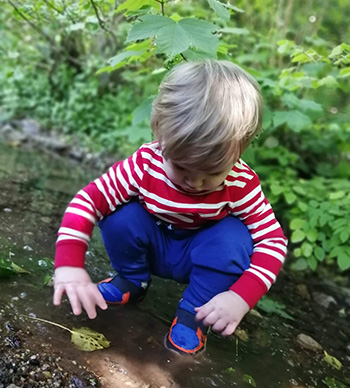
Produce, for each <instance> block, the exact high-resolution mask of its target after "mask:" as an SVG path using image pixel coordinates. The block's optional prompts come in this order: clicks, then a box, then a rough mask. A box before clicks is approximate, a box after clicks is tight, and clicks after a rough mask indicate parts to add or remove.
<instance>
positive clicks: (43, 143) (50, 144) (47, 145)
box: [31, 135, 69, 152]
mask: <svg viewBox="0 0 350 388" xmlns="http://www.w3.org/2000/svg"><path fill="white" fill-rule="evenodd" d="M31 140H32V141H33V143H35V144H37V145H38V146H39V147H41V148H43V149H45V150H50V151H54V152H64V151H67V150H68V149H69V145H68V144H66V143H65V142H63V141H62V140H59V139H55V138H51V137H47V136H41V135H35V136H32V138H31Z"/></svg>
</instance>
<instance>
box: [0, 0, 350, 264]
mask: <svg viewBox="0 0 350 388" xmlns="http://www.w3.org/2000/svg"><path fill="white" fill-rule="evenodd" d="M347 10H348V4H347V1H346V0H340V1H335V0H331V1H329V2H322V1H321V0H316V1H314V2H312V3H305V4H304V5H303V12H300V9H299V7H298V5H297V3H296V2H295V1H293V0H289V1H287V2H274V1H272V0H267V1H264V2H262V1H260V0H254V1H251V2H245V1H243V0H237V1H236V2H235V3H234V5H231V4H229V3H227V2H223V1H220V0H202V1H198V2H197V1H196V2H195V1H190V0H185V1H181V2H173V1H166V0H161V1H156V0H126V1H117V2H114V1H111V0H79V1H73V0H65V1H63V0H58V1H55V2H53V1H44V0H38V1H33V0H31V1H30V0H26V1H22V2H19V1H18V2H15V1H14V0H11V1H9V2H7V3H4V5H3V7H2V13H1V14H0V30H1V33H2V37H3V38H2V40H1V42H0V61H1V63H2V66H1V69H0V82H1V84H2V89H1V91H0V104H1V105H0V121H6V120H9V119H12V118H17V117H23V116H29V117H33V118H37V119H39V120H40V121H41V122H42V123H43V124H44V125H45V126H47V127H48V128H52V127H53V128H55V129H56V130H58V131H61V132H62V133H64V134H65V135H69V136H73V135H74V136H76V137H78V139H79V140H80V141H84V142H85V144H87V145H88V146H90V147H92V148H94V149H101V148H103V149H108V150H118V151H119V152H120V153H123V152H124V153H125V152H126V151H127V150H130V148H134V147H136V146H137V145H138V144H139V143H140V142H143V141H150V140H152V136H151V131H150V129H149V116H150V111H151V103H152V101H153V98H154V96H155V95H156V93H157V89H158V85H159V82H160V81H161V79H162V77H163V76H164V75H165V74H166V72H167V71H168V70H169V69H170V68H172V67H173V66H174V65H176V64H177V63H179V62H181V61H184V60H196V59H203V58H219V59H226V60H230V61H234V62H235V63H237V64H239V65H241V66H242V67H243V68H245V69H246V70H247V71H248V72H250V73H251V74H252V75H253V76H254V77H255V78H256V79H257V80H258V82H259V83H260V85H261V89H262V93H263V97H264V102H265V116H264V121H263V129H264V131H263V132H262V133H261V134H260V136H259V137H258V138H257V139H255V140H254V142H253V144H252V146H251V147H250V148H249V149H248V150H247V151H246V153H245V154H244V159H245V160H246V161H247V162H248V163H250V164H251V165H252V167H253V168H254V169H255V170H256V171H257V172H258V173H259V175H260V177H261V181H262V184H263V188H264V190H265V192H266V194H267V197H268V198H269V200H270V202H271V203H272V205H273V208H274V210H275V212H276V214H277V216H278V218H279V220H280V221H281V223H282V225H283V227H284V230H285V231H286V234H287V235H288V237H289V238H290V256H291V260H290V263H291V266H292V267H293V268H294V269H296V270H305V269H311V270H315V269H317V268H318V267H319V266H326V267H328V268H332V269H334V270H340V271H345V270H348V269H349V268H350V256H349V255H350V238H349V232H348V230H347V229H348V228H347V224H346V222H345V220H346V219H347V218H348V214H349V210H350V209H349V192H350V190H349V189H350V188H349V178H350V169H349V159H350V120H349V117H350V111H349V106H350V104H349V102H350V101H349V96H350V93H349V92H350V82H349V80H350V45H349V42H350V33H349V29H348V22H347V19H346V18H344V17H343V15H344V14H345V13H346V12H347ZM23 42H24V44H23ZM130 143H132V144H133V145H132V146H130Z"/></svg>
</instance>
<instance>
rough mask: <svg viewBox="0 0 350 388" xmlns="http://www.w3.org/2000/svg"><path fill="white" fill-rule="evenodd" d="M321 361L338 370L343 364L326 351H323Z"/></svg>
mask: <svg viewBox="0 0 350 388" xmlns="http://www.w3.org/2000/svg"><path fill="white" fill-rule="evenodd" d="M323 361H324V362H326V363H327V364H329V365H331V366H332V367H333V368H335V369H337V370H340V369H341V368H342V367H343V364H342V363H341V362H340V361H339V360H338V359H337V358H335V357H333V356H331V355H330V354H328V353H327V352H326V351H324V357H323Z"/></svg>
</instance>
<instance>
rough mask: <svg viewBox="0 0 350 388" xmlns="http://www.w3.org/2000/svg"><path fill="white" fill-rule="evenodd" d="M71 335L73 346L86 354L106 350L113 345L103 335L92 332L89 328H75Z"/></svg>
mask: <svg viewBox="0 0 350 388" xmlns="http://www.w3.org/2000/svg"><path fill="white" fill-rule="evenodd" d="M71 334H72V335H71V341H72V342H73V344H74V345H75V346H77V347H78V348H79V349H80V350H83V351H84V352H93V351H94V350H100V349H105V348H108V347H109V346H110V344H111V343H110V342H109V341H108V340H107V338H106V337H105V336H104V335H103V334H101V333H98V332H97V331H94V330H91V329H89V328H88V327H81V328H74V327H73V329H72V331H71Z"/></svg>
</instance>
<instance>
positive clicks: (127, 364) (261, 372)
mask: <svg viewBox="0 0 350 388" xmlns="http://www.w3.org/2000/svg"><path fill="white" fill-rule="evenodd" d="M98 175H99V172H92V171H86V170H85V169H83V168H82V167H81V166H78V165H72V164H71V163H69V162H66V161H64V160H61V159H59V158H58V157H54V156H52V155H48V154H42V153H38V152H33V151H23V150H16V149H13V148H6V147H5V146H3V145H1V144H0V185H1V188H2V190H1V194H0V221H1V222H0V254H1V255H2V257H8V256H9V255H10V256H11V259H12V260H13V261H14V262H15V263H16V264H18V265H20V266H22V267H24V268H25V269H26V270H27V271H29V272H30V273H28V274H22V275H14V276H12V277H10V278H3V279H1V282H0V303H1V305H4V304H6V306H7V308H8V310H10V311H12V313H13V314H14V315H16V314H18V313H20V314H27V315H28V314H33V315H34V316H38V317H41V318H44V319H48V320H52V321H54V322H59V323H61V324H63V325H66V326H68V327H73V326H84V325H85V326H89V327H91V328H92V329H93V330H96V331H99V332H101V333H103V334H104V335H105V336H106V337H107V338H108V339H109V340H110V341H111V342H112V346H111V348H109V349H107V350H104V351H101V352H95V353H91V354H88V355H87V354H83V355H81V353H79V352H77V351H76V350H75V349H74V347H73V345H72V344H71V343H70V341H69V336H67V335H66V333H61V331H60V330H59V329H57V328H52V327H47V325H45V324H43V323H35V324H34V325H35V327H36V328H37V332H36V333H35V334H37V335H38V341H43V339H45V341H49V342H51V343H52V344H54V346H55V347H57V349H60V350H61V351H62V352H64V354H65V355H66V356H67V357H69V355H70V353H72V354H73V355H74V357H75V358H78V357H81V360H82V362H85V361H86V362H88V363H89V365H90V366H91V370H92V371H93V372H94V373H96V374H97V375H98V376H102V381H104V383H105V386H109V385H108V384H109V383H110V382H111V381H116V380H115V379H117V377H116V376H119V377H118V379H119V380H118V381H123V382H124V383H125V384H126V385H130V386H132V382H133V381H134V382H135V381H136V383H135V384H138V385H134V386H135V387H136V386H138V387H139V386H141V385H142V382H145V384H146V383H147V384H154V386H157V387H158V386H162V385H163V386H166V387H168V386H169V387H170V386H172V387H231V386H232V387H248V386H255V385H256V386H257V387H259V388H262V387H266V388H272V387H286V388H287V387H311V386H315V387H316V386H325V385H324V383H323V381H324V379H325V377H327V376H331V377H332V378H333V377H336V378H338V379H339V380H342V381H345V380H344V376H346V370H345V367H344V369H343V370H342V371H341V372H337V371H335V370H333V369H332V368H330V367H328V366H327V365H325V364H324V363H323V362H322V354H317V353H315V354H313V353H307V352H306V351H303V350H301V349H300V348H298V347H296V345H295V341H294V339H295V337H296V336H297V335H298V334H299V333H300V332H302V329H301V328H303V329H304V330H305V328H307V327H309V326H310V325H311V326H313V327H315V335H316V334H317V330H318V329H317V325H320V328H319V329H320V330H325V325H324V324H323V323H322V321H321V320H319V321H317V320H316V319H319V317H318V316H317V315H315V314H314V315H313V314H312V312H311V313H310V311H311V310H310V309H309V311H307V310H305V311H302V310H301V309H302V303H295V301H293V302H292V301H291V306H292V308H295V311H294V312H293V311H291V314H292V315H293V314H294V316H295V317H296V318H297V319H296V321H295V322H292V323H291V322H290V321H286V320H283V319H282V318H279V317H277V316H271V317H266V316H265V317H259V316H255V315H252V314H250V315H248V316H247V317H246V318H245V320H244V322H243V323H242V324H241V332H240V335H238V336H232V337H230V338H219V337H217V336H214V335H210V336H209V340H208V347H207V352H206V354H205V355H203V356H200V358H195V359H191V358H187V357H178V356H176V355H173V354H171V353H169V351H167V350H166V349H164V347H163V337H164V335H165V334H166V332H167V330H168V326H169V325H170V322H171V320H172V317H173V314H174V311H175V308H176V305H177V302H178V300H179V298H180V297H181V293H182V290H183V286H180V285H178V284H176V283H174V282H172V281H166V280H162V279H157V278H156V279H154V281H153V283H152V285H151V287H150V289H149V293H148V295H147V297H146V298H145V300H144V301H143V302H141V303H140V304H139V305H137V306H124V307H121V306H119V307H115V308H113V307H110V308H109V309H108V310H107V311H103V312H102V311H101V312H99V316H98V318H97V319H95V320H93V321H89V320H88V319H87V318H86V317H85V316H83V315H82V316H81V317H75V316H73V315H72V314H71V312H70V309H69V306H68V304H67V303H65V304H63V305H62V306H60V307H59V308H54V307H53V306H52V304H51V298H52V288H51V287H50V286H47V285H46V284H47V283H48V282H49V278H50V276H49V275H50V274H51V273H52V257H53V254H54V244H55V240H56V231H57V229H58V227H59V224H60V221H61V218H62V215H63V212H64V210H65V208H66V206H67V204H68V202H69V201H70V199H71V198H72V196H73V195H74V194H75V192H76V191H77V190H79V189H80V188H81V187H82V186H84V185H85V184H86V183H88V182H89V181H91V180H92V179H94V177H96V176H98ZM87 256H88V258H87V267H88V270H89V272H90V273H91V276H92V278H93V279H94V280H95V281H98V280H99V279H102V278H105V277H106V276H108V275H109V271H110V266H109V264H108V260H107V259H106V255H105V253H104V249H103V246H102V243H101V241H100V238H99V233H98V230H95V232H94V238H93V243H92V244H91V246H90V250H89V252H88V254H87ZM286 281H287V280H286ZM275 287H276V290H278V292H279V293H280V294H281V295H282V294H283V292H284V294H285V295H286V294H287V292H288V287H291V285H288V283H285V284H283V286H280V285H278V284H277V285H276V286H275ZM273 292H276V291H272V293H273ZM281 295H280V296H281ZM284 302H285V303H286V304H288V301H287V300H285V301H284ZM293 303H294V305H293ZM306 314H309V315H306ZM310 317H311V318H310ZM308 319H314V320H315V322H313V323H312V324H310V323H308V322H307V320H308ZM324 319H325V320H326V321H327V319H328V318H327V316H326V317H324ZM20 321H23V319H22V320H21V319H20ZM328 321H329V320H328ZM341 322H343V321H341ZM328 330H330V331H329V333H327V332H325V333H324V335H322V339H323V346H324V347H325V348H326V349H327V350H330V351H332V347H331V346H332V345H331V344H332V342H333V341H332V337H333V338H334V336H335V335H336V333H337V331H336V330H338V327H337V325H336V324H335V325H334V327H333V326H332V324H331V323H329V324H328ZM332 330H333V331H332ZM342 330H345V329H342ZM53 333H55V334H53ZM242 333H243V334H244V335H243V334H242ZM344 333H345V334H347V333H348V332H346V331H344ZM348 339H349V337H348ZM348 342H350V340H349V341H348ZM336 350H339V349H336ZM334 351H335V350H334ZM128 379H129V380H128Z"/></svg>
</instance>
